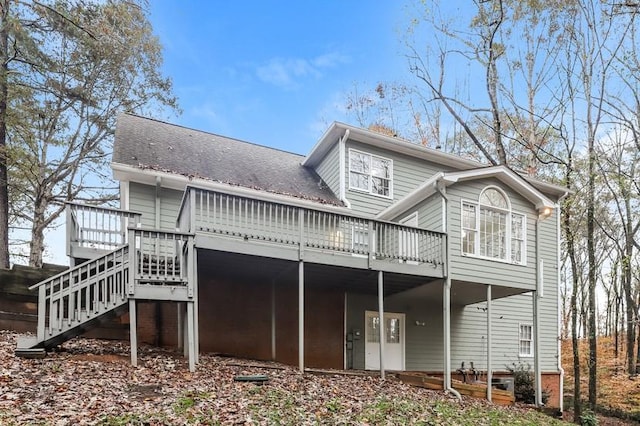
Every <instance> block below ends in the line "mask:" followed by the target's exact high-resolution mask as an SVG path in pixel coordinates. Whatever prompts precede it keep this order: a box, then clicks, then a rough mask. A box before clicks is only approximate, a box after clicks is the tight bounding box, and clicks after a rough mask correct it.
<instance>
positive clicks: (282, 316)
mask: <svg viewBox="0 0 640 426" xmlns="http://www.w3.org/2000/svg"><path fill="white" fill-rule="evenodd" d="M112 169H113V174H114V177H115V178H116V179H117V180H118V181H119V182H120V205H121V209H104V208H98V207H91V206H82V205H74V204H70V205H69V207H68V216H67V229H68V232H67V234H68V254H69V255H70V257H71V258H72V259H73V265H74V266H72V268H71V269H70V270H69V271H66V272H64V273H62V274H59V275H58V276H56V277H53V278H52V279H50V280H47V281H44V282H42V283H40V284H38V285H36V286H34V289H38V291H39V292H40V293H39V300H40V306H39V327H38V335H37V337H36V338H35V339H33V340H31V341H26V340H25V341H22V342H21V346H22V347H24V348H27V347H42V346H52V345H55V344H58V343H59V342H61V341H64V340H65V339H66V338H68V337H69V336H72V335H74V334H77V333H78V332H79V331H78V330H81V329H83V328H84V329H86V328H87V327H88V326H89V325H90V324H91V323H92V322H97V321H99V320H100V319H101V318H102V317H104V316H107V315H112V316H113V315H121V314H122V313H124V312H127V311H128V313H129V318H130V330H131V333H130V337H131V342H132V362H133V363H134V364H135V363H136V362H137V359H136V347H137V341H138V339H141V340H147V341H149V340H151V341H154V339H155V342H156V343H157V342H158V341H160V342H161V343H164V344H172V343H175V344H178V345H180V346H182V347H183V348H184V350H185V355H186V356H188V358H189V363H190V368H192V369H193V368H195V365H196V364H197V357H198V353H199V352H201V351H206V352H218V353H224V354H229V355H236V356H244V357H251V358H255V359H264V360H276V361H281V362H284V363H289V364H293V365H298V366H299V367H300V369H301V370H304V368H305V367H318V368H337V369H365V370H380V372H381V374H382V375H384V374H385V371H425V372H430V373H432V374H436V375H442V376H443V378H444V386H445V388H451V377H452V375H453V376H455V375H456V374H458V373H459V372H460V371H458V370H459V369H461V367H462V366H463V365H464V366H466V367H467V369H468V368H469V367H470V366H473V368H474V369H476V370H477V371H478V372H479V374H481V375H483V376H485V377H484V378H485V379H486V380H487V381H488V382H491V379H492V378H493V376H494V375H500V374H502V373H504V372H505V371H506V367H507V366H511V365H513V364H518V363H523V364H529V365H530V366H531V367H532V368H533V369H534V370H535V374H536V379H537V391H538V392H537V393H538V402H541V399H540V398H541V391H542V389H546V390H548V391H550V392H551V395H550V400H549V403H550V404H551V405H555V406H559V405H560V404H561V400H562V395H561V389H562V368H561V365H560V346H559V345H560V344H559V336H560V325H559V324H560V322H559V291H558V287H559V262H558V259H559V217H560V214H559V201H560V200H561V199H562V198H563V197H564V196H565V195H566V190H565V189H564V188H561V187H558V186H555V185H551V184H548V183H544V182H541V181H538V180H534V179H531V178H529V177H524V176H521V175H519V174H518V173H516V172H514V171H512V170H510V169H508V168H506V167H504V166H494V167H489V166H486V165H484V164H480V163H477V162H474V161H469V160H466V159H462V158H459V157H456V156H453V155H450V154H446V153H443V152H441V151H438V150H433V149H429V148H426V147H423V146H420V145H416V144H412V143H409V142H406V141H403V140H399V139H398V138H394V137H388V136H385V135H381V134H378V133H374V132H371V131H367V130H363V129H359V128H356V127H352V126H349V125H346V124H341V123H334V124H333V125H331V126H330V128H329V129H328V130H327V131H326V132H325V134H324V135H323V136H322V137H321V138H320V140H319V141H318V142H317V143H316V145H315V146H314V147H313V149H312V150H311V152H310V153H309V154H308V155H307V156H302V155H297V154H292V153H288V152H283V151H279V150H276V149H272V148H268V147H264V146H260V145H255V144H251V143H247V142H243V141H238V140H234V139H230V138H226V137H222V136H218V135H214V134H210V133H205V132H200V131H197V130H193V129H188V128H184V127H180V126H176V125H172V124H168V123H164V122H160V121H155V120H151V119H146V118H142V117H138V116H133V115H126V114H125V115H122V116H120V117H119V120H118V124H117V129H116V138H115V145H114V153H113V162H112ZM380 318H382V321H380ZM380 324H383V326H380ZM150 336H154V337H150ZM381 342H382V343H381ZM463 363H464V364H463ZM488 397H489V398H490V397H491V387H489V390H488Z"/></svg>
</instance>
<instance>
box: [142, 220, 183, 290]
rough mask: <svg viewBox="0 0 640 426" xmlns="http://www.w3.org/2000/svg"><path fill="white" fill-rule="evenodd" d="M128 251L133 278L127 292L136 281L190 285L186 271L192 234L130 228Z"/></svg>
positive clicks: (153, 283)
mask: <svg viewBox="0 0 640 426" xmlns="http://www.w3.org/2000/svg"><path fill="white" fill-rule="evenodd" d="M129 233H130V234H129V240H130V241H133V242H134V244H132V245H131V247H135V250H132V251H130V256H131V264H132V265H133V266H132V271H133V277H134V279H133V280H132V281H131V282H130V284H129V285H130V287H129V289H130V290H129V291H130V293H131V294H133V293H134V290H135V289H134V286H135V285H137V284H152V285H165V284H168V285H172V286H184V287H188V292H189V294H190V295H192V294H193V288H192V285H193V283H191V282H190V281H189V277H188V272H189V267H190V266H191V263H190V262H191V260H192V258H191V256H193V235H192V234H187V233H183V232H172V231H157V230H146V229H141V228H130V229H129Z"/></svg>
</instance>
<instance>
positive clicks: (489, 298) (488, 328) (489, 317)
mask: <svg viewBox="0 0 640 426" xmlns="http://www.w3.org/2000/svg"><path fill="white" fill-rule="evenodd" d="M492 340H493V339H492V336H491V284H489V285H488V286H487V400H488V401H491V380H492V379H493V373H492V371H491V370H492V366H491V344H492Z"/></svg>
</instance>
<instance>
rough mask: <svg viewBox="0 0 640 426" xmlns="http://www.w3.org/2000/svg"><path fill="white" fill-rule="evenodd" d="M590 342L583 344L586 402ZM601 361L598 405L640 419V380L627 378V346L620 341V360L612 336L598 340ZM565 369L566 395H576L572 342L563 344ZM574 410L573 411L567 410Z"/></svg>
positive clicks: (582, 384) (599, 359)
mask: <svg viewBox="0 0 640 426" xmlns="http://www.w3.org/2000/svg"><path fill="white" fill-rule="evenodd" d="M588 344H589V342H588V340H587V339H580V340H579V346H578V348H579V355H580V389H581V391H582V399H583V400H586V399H587V398H588V396H589V394H588V386H589V370H588V363H587V361H588V357H589V346H588ZM596 346H597V361H598V373H597V374H598V377H597V390H598V405H599V406H602V407H606V408H607V409H610V410H612V411H618V412H620V414H627V415H632V416H634V417H635V418H640V377H639V376H629V374H627V372H626V371H627V367H626V358H625V356H626V355H625V346H626V345H625V343H624V341H622V340H621V341H620V343H619V346H618V349H619V352H618V356H616V355H615V346H614V340H613V338H612V337H610V336H599V337H598V339H597V345H596ZM562 365H563V367H564V370H565V379H564V384H565V392H566V393H570V394H573V389H574V386H573V376H574V375H573V347H572V344H571V340H565V341H563V342H562ZM567 408H570V407H567Z"/></svg>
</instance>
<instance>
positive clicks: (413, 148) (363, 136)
mask: <svg viewBox="0 0 640 426" xmlns="http://www.w3.org/2000/svg"><path fill="white" fill-rule="evenodd" d="M346 130H349V139H351V140H354V141H357V142H361V143H365V144H367V145H370V146H374V147H377V148H381V149H385V150H388V151H391V152H397V153H400V154H405V155H408V156H411V157H414V158H420V159H423V160H427V161H431V162H434V163H436V164H441V165H444V166H448V167H451V168H453V169H457V170H467V169H470V168H478V167H483V166H486V165H485V164H482V163H479V162H477V161H472V160H467V159H464V158H461V157H458V156H456V155H452V154H447V153H445V152H442V151H439V150H435V149H432V148H427V147H424V146H422V145H418V144H415V143H412V142H409V141H406V140H404V139H400V138H397V137H393V136H387V135H383V134H382V133H378V132H372V131H371V130H365V129H361V128H359V127H354V126H350V125H348V124H344V123H338V122H334V123H333V124H331V126H330V127H329V129H328V130H327V131H326V132H325V133H324V134H323V135H322V137H321V138H320V139H319V140H318V142H317V143H316V144H315V145H314V147H313V148H312V149H311V151H310V152H309V155H308V156H307V158H306V159H305V160H304V161H303V163H302V164H303V165H304V166H311V167H313V166H314V165H317V164H318V163H319V162H320V161H321V160H322V158H324V156H325V155H326V154H327V152H329V150H330V149H331V146H332V145H333V144H334V143H336V142H337V140H338V139H339V138H340V136H342V135H343V134H344V132H345V131H346Z"/></svg>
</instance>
